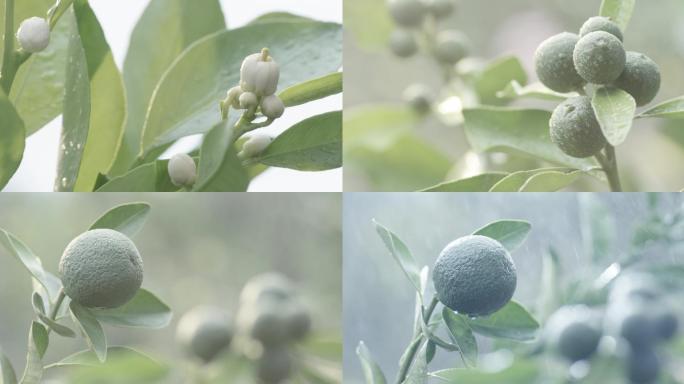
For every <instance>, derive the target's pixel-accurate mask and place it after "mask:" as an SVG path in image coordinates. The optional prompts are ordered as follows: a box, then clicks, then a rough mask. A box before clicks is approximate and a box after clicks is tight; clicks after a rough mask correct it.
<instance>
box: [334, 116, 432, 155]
mask: <svg viewBox="0 0 684 384" xmlns="http://www.w3.org/2000/svg"><path fill="white" fill-rule="evenodd" d="M343 119H344V128H343V129H344V150H345V151H346V152H349V151H350V150H352V149H354V148H355V147H364V148H369V149H373V150H375V151H384V150H386V149H388V148H389V147H391V146H392V145H393V144H395V143H396V142H397V140H398V139H399V138H401V137H402V136H404V135H406V134H407V133H409V132H410V131H411V128H413V126H414V125H416V124H417V123H418V122H419V121H420V119H419V115H418V114H417V113H416V112H415V111H414V110H413V109H411V108H408V107H407V106H406V105H404V104H401V105H379V106H372V107H358V108H352V109H345V111H344V116H343ZM346 157H347V156H346V155H345V159H346Z"/></svg>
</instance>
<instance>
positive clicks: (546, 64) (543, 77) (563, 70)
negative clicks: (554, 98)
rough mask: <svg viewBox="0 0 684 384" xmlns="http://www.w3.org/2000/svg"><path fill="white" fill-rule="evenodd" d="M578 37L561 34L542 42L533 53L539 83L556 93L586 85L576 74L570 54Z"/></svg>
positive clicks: (572, 34) (570, 34)
mask: <svg viewBox="0 0 684 384" xmlns="http://www.w3.org/2000/svg"><path fill="white" fill-rule="evenodd" d="M578 41H579V36H577V35H576V34H574V33H569V32H563V33H560V34H558V35H555V36H551V37H550V38H548V39H546V40H544V41H543V42H542V43H541V44H540V45H539V47H538V48H537V51H536V52H535V53H534V69H535V72H536V73H537V77H538V78H539V81H541V82H542V84H544V85H545V86H547V87H548V88H549V89H552V90H554V91H556V92H570V91H575V90H577V89H580V88H582V87H583V86H584V84H585V83H586V82H585V81H584V79H583V78H582V77H581V76H580V75H579V74H578V73H577V70H576V69H575V63H574V62H573V59H572V53H573V52H574V50H575V45H576V44H577V42H578Z"/></svg>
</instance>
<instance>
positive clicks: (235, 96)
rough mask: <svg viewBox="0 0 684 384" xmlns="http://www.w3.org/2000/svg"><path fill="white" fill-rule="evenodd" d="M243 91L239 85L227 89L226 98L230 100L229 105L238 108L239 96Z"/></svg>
mask: <svg viewBox="0 0 684 384" xmlns="http://www.w3.org/2000/svg"><path fill="white" fill-rule="evenodd" d="M243 92H244V91H243V90H242V88H240V87H239V86H236V87H233V88H231V89H229V90H228V94H227V95H226V100H228V101H229V102H230V106H231V107H233V108H235V109H240V96H242V94H243Z"/></svg>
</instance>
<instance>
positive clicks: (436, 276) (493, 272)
mask: <svg viewBox="0 0 684 384" xmlns="http://www.w3.org/2000/svg"><path fill="white" fill-rule="evenodd" d="M432 280H433V281H434V284H435V290H436V292H437V297H438V298H439V301H441V302H442V304H444V305H445V306H447V307H449V308H451V309H452V310H454V311H456V312H458V313H460V314H463V315H467V316H487V315H490V314H492V313H494V312H496V311H498V310H499V309H501V308H502V307H503V306H504V305H506V304H507V303H508V302H509V301H510V300H511V298H512V297H513V293H514V292H515V288H516V285H517V273H516V269H515V265H514V264H513V259H511V256H510V254H509V253H508V251H507V250H506V248H504V247H503V246H502V245H501V243H499V242H498V241H496V240H494V239H491V238H489V237H486V236H479V235H470V236H464V237H461V238H459V239H456V240H454V241H452V242H451V243H449V244H448V245H447V246H446V247H445V248H444V250H442V252H441V253H440V255H439V258H437V261H436V262H435V267H434V271H433V274H432Z"/></svg>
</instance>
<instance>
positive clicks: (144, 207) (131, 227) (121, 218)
mask: <svg viewBox="0 0 684 384" xmlns="http://www.w3.org/2000/svg"><path fill="white" fill-rule="evenodd" d="M149 213H150V205H149V204H147V203H129V204H123V205H119V206H117V207H114V208H112V209H110V210H109V211H107V212H106V213H105V214H104V215H102V216H101V217H100V218H99V219H97V220H95V222H94V223H93V225H91V226H90V229H98V228H108V229H113V230H115V231H119V232H121V233H123V234H125V235H127V236H129V237H133V236H135V235H136V234H137V233H138V232H139V231H140V230H141V229H142V227H143V225H145V220H147V215H148V214H149Z"/></svg>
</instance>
